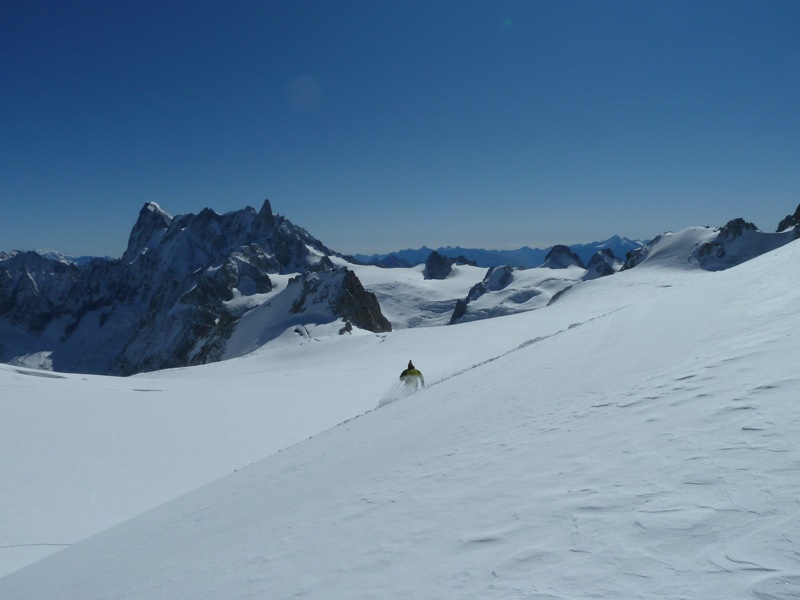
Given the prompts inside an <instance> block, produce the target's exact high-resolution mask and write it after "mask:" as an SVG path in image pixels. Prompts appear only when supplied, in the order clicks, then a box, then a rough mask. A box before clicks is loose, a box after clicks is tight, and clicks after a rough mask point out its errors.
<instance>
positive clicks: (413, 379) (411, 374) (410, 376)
mask: <svg viewBox="0 0 800 600" xmlns="http://www.w3.org/2000/svg"><path fill="white" fill-rule="evenodd" d="M400 381H402V382H404V383H405V384H406V385H407V386H413V387H417V388H421V387H423V386H424V385H425V378H424V377H423V376H422V373H421V372H420V371H419V370H418V369H417V368H416V367H415V366H414V363H412V362H411V361H408V368H407V369H406V370H405V371H403V372H402V373H400Z"/></svg>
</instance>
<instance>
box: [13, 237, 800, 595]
mask: <svg viewBox="0 0 800 600" xmlns="http://www.w3.org/2000/svg"><path fill="white" fill-rule="evenodd" d="M672 241H673V242H674V243H677V242H678V241H679V240H678V239H673V240H672ZM678 254H680V255H686V254H685V253H683V251H681V252H680V253H678ZM799 264H800V244H798V243H797V242H793V243H791V244H789V245H787V246H785V247H783V248H780V249H778V250H776V251H774V252H772V253H769V254H766V255H763V256H761V257H759V258H756V259H754V260H752V261H749V262H747V263H745V264H743V265H741V266H739V267H735V268H732V269H729V270H726V271H721V272H714V273H710V272H706V271H702V270H699V269H696V268H693V267H692V266H691V265H684V264H683V263H680V262H679V261H674V260H673V259H672V258H671V256H670V255H669V253H667V252H665V253H664V255H663V256H662V257H661V259H659V258H658V257H655V258H651V259H650V260H649V261H648V262H647V263H645V264H642V265H640V266H638V267H636V268H635V269H632V270H629V271H623V272H621V273H618V274H616V275H613V276H611V277H605V278H602V279H598V280H595V281H591V282H586V283H582V284H580V285H576V286H574V287H573V288H572V289H570V291H569V292H568V293H566V294H564V295H563V296H562V297H561V298H560V299H559V300H558V301H557V302H556V303H554V304H553V305H552V306H550V307H547V308H544V309H541V310H535V311H532V312H527V313H522V314H517V315H513V316H508V317H502V318H497V319H490V320H484V321H475V322H470V323H465V324H462V325H455V326H442V327H422V328H406V329H399V330H396V331H395V332H393V333H390V334H381V335H372V334H363V333H362V334H360V335H353V336H338V335H330V332H327V331H324V330H320V331H319V332H315V331H314V329H313V328H310V329H309V335H308V336H299V335H294V334H291V332H290V334H287V335H284V336H281V337H279V338H277V339H275V340H274V341H273V342H270V343H269V344H268V345H267V346H265V347H263V348H261V349H259V350H257V351H255V352H253V353H252V354H249V355H247V356H245V357H243V358H238V359H234V360H229V361H225V362H222V363H218V364H215V365H208V366H205V367H200V368H191V369H182V370H174V371H169V372H162V373H154V374H150V375H146V376H138V377H132V378H128V379H115V378H103V377H88V376H76V375H64V376H59V375H58V374H53V373H42V372H36V371H28V370H25V369H18V368H13V367H7V366H0V411H1V412H0V416H2V418H0V451H1V452H2V456H3V461H2V462H0V486H2V487H1V488H0V514H1V515H2V517H3V518H2V519H0V546H2V548H0V559H2V563H1V564H2V566H3V568H4V569H5V571H6V572H11V571H13V570H14V569H16V568H18V567H20V566H22V565H24V564H26V563H29V562H32V561H34V560H36V559H37V558H40V557H42V556H44V555H45V554H48V553H52V552H54V551H55V550H58V549H59V548H61V547H65V549H64V550H63V551H61V552H57V553H55V554H53V555H52V556H49V557H47V558H45V559H44V560H41V561H39V562H37V563H35V564H32V565H30V566H29V567H27V568H24V569H21V570H18V571H15V572H13V573H10V574H9V575H7V576H6V577H3V578H2V579H0V598H3V599H4V600H5V599H10V600H17V599H19V600H22V599H30V598H46V599H54V598H56V599H61V598H63V599H76V600H77V599H80V600H91V599H101V598H126V599H128V598H131V599H132V598H136V599H148V600H172V599H174V598H193V599H199V598H205V599H217V598H231V599H235V598H293V597H298V598H300V597H302V598H319V599H342V600H344V599H348V600H349V599H354V598H357V599H366V598H376V599H378V598H381V599H382V598H459V599H461V598H476V599H477V598H609V599H625V598H652V599H665V598H675V599H677V598H698V599H700V598H702V599H708V598H757V599H761V600H765V599H771V598H778V599H789V598H797V597H800V553H799V552H798V548H800V500H798V499H799V498H800V476H798V473H800V448H798V439H799V437H798V436H799V434H800V407H799V406H798V398H800V373H798V370H797V359H798V350H800V345H799V344H798V337H797V335H798V334H797V332H798V331H799V330H800V288H799V287H798V286H797V284H796V281H795V274H796V273H797V269H798V265H799ZM373 273H375V275H374V277H377V276H378V275H377V273H378V272H377V271H374V272H373ZM387 273H389V274H392V276H394V277H396V276H397V273H395V272H394V271H393V270H391V271H387ZM409 276H410V277H414V275H413V274H411V273H409ZM359 277H360V278H362V280H364V284H365V287H367V289H371V286H372V287H373V288H374V287H375V286H376V285H377V282H375V281H373V282H371V283H368V282H367V281H366V280H367V279H368V278H367V277H363V276H362V273H359ZM473 279H474V278H473ZM473 279H471V280H470V282H471V283H470V284H469V285H471V284H472V283H474V280H473ZM417 281H418V280H417ZM464 283H465V284H466V282H464ZM419 285H422V286H424V285H428V284H419ZM429 285H430V286H431V290H432V291H431V293H430V298H431V301H432V302H435V301H437V300H438V299H440V298H441V297H443V296H446V295H452V296H453V297H460V296H461V290H460V289H459V290H457V292H458V293H455V292H452V293H450V292H447V293H445V292H443V291H441V290H442V289H443V288H441V287H439V288H437V287H434V286H435V285H436V282H430V284H429ZM447 285H454V284H453V282H452V281H451V282H450V283H449V284H447ZM403 289H404V288H403V286H402V285H400V284H398V290H399V291H398V293H399V294H401V293H402V292H403ZM467 289H468V286H467ZM408 293H409V294H412V293H413V294H416V293H417V292H416V291H414V292H412V291H409V292H408ZM409 310H410V309H409ZM402 311H403V306H402V302H400V301H397V303H396V304H395V305H394V306H393V307H392V308H391V312H392V313H393V314H399V313H401V312H402ZM387 316H388V315H387ZM390 319H391V317H390ZM316 333H319V335H316ZM409 359H413V361H414V364H415V365H416V366H417V367H418V368H419V369H421V370H422V371H423V373H424V374H425V379H426V383H427V386H426V387H425V388H424V389H422V390H420V391H418V392H416V393H413V394H411V395H407V396H405V397H400V398H397V399H395V400H394V401H392V402H385V401H383V402H382V400H383V398H384V397H385V395H386V393H387V390H390V389H391V388H392V386H396V381H397V378H398V375H399V373H400V371H401V370H402V369H403V368H405V365H406V363H407V362H408V360H409ZM379 403H380V404H384V405H383V406H381V407H380V408H377V406H378V404H379ZM337 424H338V426H337ZM307 438H310V439H307ZM223 476H224V477H223ZM220 477H222V478H220ZM212 481H213V483H210V484H209V485H206V486H204V487H199V486H202V485H203V484H204V483H207V482H212ZM198 487H199V489H196V490H195V491H192V492H191V493H189V494H187V495H182V494H184V493H185V492H189V491H190V490H192V489H194V488H198ZM153 507H155V508H153ZM151 508H153V509H152V510H148V509H151ZM145 511H146V512H145ZM136 515H139V516H136ZM131 517H135V518H131ZM95 533H98V534H99V535H95V536H94V537H90V536H92V535H93V534H95ZM87 538H88V539H87ZM48 544H56V545H54V546H50V545H48ZM61 545H63V546H61Z"/></svg>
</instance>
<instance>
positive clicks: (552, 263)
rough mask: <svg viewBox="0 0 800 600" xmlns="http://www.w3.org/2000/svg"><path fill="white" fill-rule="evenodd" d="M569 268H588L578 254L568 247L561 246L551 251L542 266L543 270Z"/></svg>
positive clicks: (554, 247)
mask: <svg viewBox="0 0 800 600" xmlns="http://www.w3.org/2000/svg"><path fill="white" fill-rule="evenodd" d="M568 267H580V268H581V269H585V268H586V267H585V266H584V264H583V261H582V260H581V259H580V257H579V256H578V255H577V254H575V253H574V252H573V251H572V250H570V249H569V247H568V246H562V245H560V244H558V245H556V246H553V247H552V248H551V249H550V252H548V253H547V256H546V257H545V259H544V264H543V265H542V268H547V269H566V268H568Z"/></svg>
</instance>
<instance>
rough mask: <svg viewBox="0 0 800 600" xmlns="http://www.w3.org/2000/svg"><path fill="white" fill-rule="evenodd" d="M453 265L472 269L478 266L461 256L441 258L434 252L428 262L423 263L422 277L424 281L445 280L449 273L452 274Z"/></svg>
mask: <svg viewBox="0 0 800 600" xmlns="http://www.w3.org/2000/svg"><path fill="white" fill-rule="evenodd" d="M455 264H462V265H472V266H473V267H476V266H478V265H476V264H475V262H474V261H470V260H467V259H466V258H464V257H463V256H457V257H455V258H453V257H450V256H442V255H441V254H439V253H438V252H436V250H434V251H433V252H431V254H430V256H428V260H426V261H425V270H424V271H423V275H424V276H425V279H447V278H448V277H449V276H450V273H452V271H453V265H455Z"/></svg>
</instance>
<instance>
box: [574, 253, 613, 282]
mask: <svg viewBox="0 0 800 600" xmlns="http://www.w3.org/2000/svg"><path fill="white" fill-rule="evenodd" d="M620 266H621V261H619V260H618V259H616V258H615V257H614V253H613V252H611V250H609V249H608V248H605V249H603V250H600V251H599V252H597V254H595V255H594V256H593V257H592V259H591V260H590V261H589V264H588V266H587V267H586V275H584V276H583V279H584V280H590V279H597V278H599V277H607V276H608V275H613V274H614V273H616V272H617V271H618V270H619V267H620Z"/></svg>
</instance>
